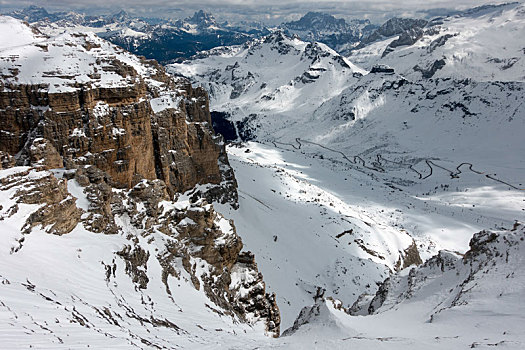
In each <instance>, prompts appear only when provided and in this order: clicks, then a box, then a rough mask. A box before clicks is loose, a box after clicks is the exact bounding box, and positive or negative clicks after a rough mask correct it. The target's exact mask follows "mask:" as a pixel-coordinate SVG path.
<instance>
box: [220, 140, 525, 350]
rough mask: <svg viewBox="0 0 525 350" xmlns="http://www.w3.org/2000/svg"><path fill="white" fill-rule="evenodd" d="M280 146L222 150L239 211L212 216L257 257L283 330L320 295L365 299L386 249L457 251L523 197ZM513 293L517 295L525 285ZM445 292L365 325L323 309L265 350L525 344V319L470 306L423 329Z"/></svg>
mask: <svg viewBox="0 0 525 350" xmlns="http://www.w3.org/2000/svg"><path fill="white" fill-rule="evenodd" d="M278 146H279V147H275V146H274V145H271V144H270V145H267V144H260V143H253V142H250V143H247V144H244V145H243V146H242V147H237V146H232V147H230V148H229V157H230V162H231V164H232V166H233V167H234V169H235V173H236V177H237V180H238V182H239V196H240V209H239V210H237V211H234V210H231V209H230V208H228V207H226V206H222V207H219V208H218V210H219V211H220V212H222V213H223V214H224V215H225V216H227V217H230V218H233V219H234V220H235V225H236V227H237V232H238V234H239V235H240V236H241V237H242V239H243V241H244V243H245V249H248V250H251V251H253V252H254V253H255V255H256V257H257V262H258V266H259V269H260V271H262V273H263V275H264V278H265V281H266V283H267V287H268V288H269V290H270V291H271V292H275V293H276V294H277V301H278V304H279V307H280V310H281V315H282V322H283V323H282V327H281V330H283V331H284V330H285V329H286V328H288V327H290V326H291V325H292V323H293V321H294V319H295V318H296V317H297V315H298V313H299V311H300V310H301V308H302V307H304V306H307V305H311V304H313V303H314V296H315V295H316V294H317V293H318V290H320V289H324V290H325V294H324V296H325V297H334V298H337V299H339V300H341V301H342V303H343V306H345V307H349V306H351V305H352V303H353V302H354V301H355V300H356V299H357V297H358V296H359V295H360V294H361V293H363V292H367V293H375V290H376V289H377V285H376V282H380V281H382V280H383V279H384V278H386V277H387V276H388V273H389V272H388V268H387V266H388V267H390V268H391V269H394V265H395V262H396V259H398V253H399V252H398V251H396V247H397V248H398V249H399V250H402V249H403V248H405V247H406V246H407V245H409V244H410V241H411V240H412V239H414V241H415V242H416V244H417V247H418V250H419V253H420V255H421V258H422V260H423V261H425V260H427V259H429V258H430V257H431V256H433V255H435V254H436V253H438V251H439V250H441V249H447V250H449V251H453V252H458V253H465V252H466V251H467V250H468V243H469V240H470V239H471V237H472V235H473V234H474V233H476V232H478V231H481V230H483V229H493V230H497V229H502V228H511V227H512V225H513V223H514V221H515V220H517V219H520V218H522V217H523V212H524V208H525V196H524V193H523V191H521V190H515V189H512V188H510V187H509V186H506V185H504V184H502V183H499V182H497V181H493V180H491V179H489V178H487V177H485V176H483V175H480V174H476V173H474V172H468V171H464V172H463V173H462V174H460V175H459V177H458V178H451V176H450V175H449V173H447V172H446V171H444V170H443V171H442V172H440V169H439V168H438V167H435V169H434V172H433V175H432V176H431V177H428V178H427V179H424V180H420V179H418V177H417V176H416V174H415V173H414V172H412V171H410V170H409V169H404V170H400V169H398V170H397V171H392V172H388V171H387V172H385V173H378V172H375V171H371V170H369V169H366V168H363V167H362V166H359V165H353V164H349V162H347V161H346V160H345V159H343V158H342V157H341V156H338V155H337V154H334V153H331V152H330V151H327V150H323V149H319V148H318V147H317V148H316V147H314V146H313V145H312V146H310V147H309V146H305V145H303V147H302V148H301V149H300V150H297V149H295V148H294V147H291V146H286V145H278ZM436 164H438V165H439V164H440V162H439V161H436ZM420 171H421V172H424V171H428V170H427V169H420ZM518 172H519V171H518ZM511 173H512V172H511ZM522 260H523V259H522ZM408 270H409V269H405V270H404V271H401V274H405V275H406V274H408ZM520 281H523V279H522V280H520ZM518 286H519V288H518V289H520V288H521V290H519V293H521V295H523V293H524V286H525V284H524V283H523V282H519V284H518ZM509 288H511V289H512V288H516V286H515V285H514V286H512V287H509ZM443 293H445V294H446V293H447V291H446V290H441V291H439V292H438V291H436V296H432V295H429V296H428V299H429V300H427V299H425V300H421V301H419V302H418V303H412V304H410V306H409V307H405V308H402V310H401V311H399V310H389V311H388V312H385V313H382V314H379V315H373V316H349V315H347V314H345V313H343V312H342V311H338V310H335V309H333V308H331V307H328V308H326V309H325V311H326V312H325V313H324V314H322V316H321V317H320V320H317V321H315V322H313V323H312V324H309V325H307V326H306V327H303V328H301V329H300V330H299V331H298V332H297V333H295V334H294V335H292V336H290V337H282V338H281V339H279V340H277V341H270V342H268V344H266V345H265V346H263V347H274V346H275V347H284V348H319V349H322V348H363V349H366V348H378V349H382V348H385V349H398V348H399V349H407V348H412V349H422V348H469V347H470V346H471V345H472V344H474V345H475V346H479V347H481V348H483V347H491V346H493V345H494V344H497V343H499V342H502V341H503V343H501V344H500V345H504V346H506V347H507V348H522V347H523V345H524V338H525V336H524V334H523V331H522V329H524V327H525V320H524V318H523V317H521V316H519V313H517V312H514V311H510V310H509V312H508V313H506V312H503V311H502V312H501V313H498V311H497V310H495V309H492V308H491V307H490V306H489V307H488V309H486V310H483V309H481V310H478V309H476V307H473V308H471V309H466V310H464V312H465V313H462V311H452V312H451V313H449V314H447V316H443V317H442V318H440V322H436V323H429V317H430V313H431V307H430V305H431V304H432V303H433V302H434V301H435V300H438V299H439V295H443ZM519 293H518V295H519ZM487 298H488V297H487ZM481 299H483V298H481ZM483 303H487V304H488V305H491V301H490V300H483V302H482V303H481V304H483ZM328 304H330V303H328ZM511 308H512V307H511ZM328 310H330V311H328ZM452 315H453V316H452ZM503 332H505V333H503Z"/></svg>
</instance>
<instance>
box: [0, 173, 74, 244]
mask: <svg viewBox="0 0 525 350" xmlns="http://www.w3.org/2000/svg"><path fill="white" fill-rule="evenodd" d="M30 173H31V174H32V176H28V175H29V174H30ZM13 187H16V188H17V191H16V193H15V194H14V197H13V198H16V204H15V205H14V206H13V207H12V208H9V210H8V212H10V213H11V214H13V213H16V212H17V211H18V204H20V203H24V204H39V205H41V207H39V208H38V209H37V210H36V211H34V212H32V213H31V214H30V215H29V217H28V218H27V221H26V223H25V225H24V227H23V233H29V232H30V231H31V230H32V228H33V227H35V226H40V227H42V228H43V229H45V231H46V232H48V233H51V234H56V235H63V234H66V233H69V232H71V231H72V230H73V229H74V228H75V227H76V226H77V224H78V223H79V221H80V215H81V211H80V209H78V208H77V207H76V205H75V201H76V199H75V198H74V197H72V196H70V195H69V192H68V190H67V182H66V181H65V180H59V179H57V178H56V177H55V176H54V175H53V174H51V173H49V172H44V171H37V170H36V169H29V170H27V169H24V168H22V170H21V171H18V172H14V173H13V174H12V175H10V176H7V177H4V178H2V179H1V182H0V191H5V190H8V189H10V188H13Z"/></svg>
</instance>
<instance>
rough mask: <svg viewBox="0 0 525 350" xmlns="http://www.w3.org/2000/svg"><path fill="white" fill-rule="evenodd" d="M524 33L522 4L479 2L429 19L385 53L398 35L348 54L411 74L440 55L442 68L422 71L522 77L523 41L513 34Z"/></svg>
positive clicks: (524, 63)
mask: <svg viewBox="0 0 525 350" xmlns="http://www.w3.org/2000/svg"><path fill="white" fill-rule="evenodd" d="M523 35H525V6H524V5H523V4H520V3H512V4H506V5H499V6H492V7H490V6H488V7H480V8H477V9H474V10H471V11H466V12H465V13H463V14H460V15H456V16H451V17H445V18H436V19H434V20H433V21H430V22H429V23H428V24H427V26H426V27H425V28H424V34H423V35H422V36H421V38H419V39H418V40H417V41H416V42H415V43H414V44H413V45H401V46H398V47H395V48H392V49H391V50H392V51H391V52H389V53H388V54H386V55H385V54H384V53H385V50H387V47H388V46H389V44H390V43H391V42H392V41H393V40H395V39H397V37H394V38H388V39H385V40H383V41H380V42H377V43H374V44H372V45H370V46H366V47H364V48H362V49H360V50H356V51H354V52H352V53H351V54H350V56H348V58H349V59H350V60H351V61H352V62H354V63H355V64H357V65H361V66H362V67H364V68H367V69H370V68H371V67H372V66H373V65H374V64H378V63H382V64H387V65H389V66H391V67H394V68H395V69H396V72H397V73H399V74H401V75H403V76H405V77H406V78H408V79H411V80H418V79H421V78H422V77H425V75H424V73H422V71H429V70H432V66H433V65H435V64H436V62H440V61H442V62H441V63H440V64H444V66H443V67H442V68H439V69H437V70H436V71H435V72H434V73H433V74H432V73H427V75H431V76H432V77H434V78H449V77H451V78H454V79H466V78H469V79H473V80H477V81H495V80H496V81H524V80H525V74H524V72H525V51H524V50H523V49H524V45H523V42H522V41H520V40H518V39H517V38H521V37H523ZM389 51H390V50H389Z"/></svg>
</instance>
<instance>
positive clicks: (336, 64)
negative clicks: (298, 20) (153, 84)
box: [168, 31, 364, 138]
mask: <svg viewBox="0 0 525 350" xmlns="http://www.w3.org/2000/svg"><path fill="white" fill-rule="evenodd" d="M168 70H169V71H170V72H173V73H175V74H179V75H183V76H186V77H189V78H190V79H192V80H193V81H194V82H196V83H200V84H201V85H202V86H203V87H204V88H205V89H206V90H207V91H209V94H210V97H211V99H212V101H213V108H212V109H213V110H215V111H219V112H226V113H229V114H231V115H232V119H231V120H233V121H234V122H235V123H236V126H235V127H236V128H237V130H238V132H239V133H240V134H241V135H244V137H245V138H250V137H252V136H255V128H257V129H258V130H257V133H256V134H257V137H258V138H261V137H262V135H263V134H264V133H265V132H266V131H267V130H274V129H275V128H284V126H285V125H290V124H293V123H296V122H300V121H302V120H304V118H305V117H306V116H307V115H308V114H311V112H312V111H313V110H314V109H315V108H316V107H318V106H319V105H320V104H321V103H323V102H324V101H327V100H328V99H330V98H331V97H334V96H337V95H338V94H339V93H341V91H342V90H343V89H344V88H345V87H347V86H349V85H350V84H351V82H355V81H356V80H357V79H358V77H359V76H360V75H361V74H362V73H363V72H364V71H363V70H361V69H359V68H357V67H356V66H355V65H353V64H352V63H351V62H350V61H348V60H347V59H345V58H344V57H343V56H341V55H339V54H337V53H336V52H335V51H334V50H332V49H330V48H329V47H328V46H326V45H325V44H321V43H307V42H304V41H301V40H300V39H298V38H297V37H289V36H287V35H285V34H284V33H283V32H282V31H277V32H274V33H272V34H270V35H268V36H266V37H264V38H262V39H257V40H253V41H251V42H249V43H247V44H245V45H241V46H235V47H225V48H217V49H214V50H210V51H208V52H205V53H202V54H200V55H199V56H197V58H196V59H194V60H191V61H187V62H184V63H181V64H173V65H170V66H168ZM276 118H277V119H276ZM262 124H264V125H265V127H263V126H261V125H262Z"/></svg>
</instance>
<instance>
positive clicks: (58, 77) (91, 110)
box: [0, 35, 235, 200]
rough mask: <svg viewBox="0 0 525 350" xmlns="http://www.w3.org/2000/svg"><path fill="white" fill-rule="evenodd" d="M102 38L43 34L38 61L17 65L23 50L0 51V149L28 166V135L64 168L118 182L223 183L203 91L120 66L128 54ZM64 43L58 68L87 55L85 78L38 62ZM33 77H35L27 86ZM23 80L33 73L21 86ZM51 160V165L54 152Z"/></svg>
mask: <svg viewBox="0 0 525 350" xmlns="http://www.w3.org/2000/svg"><path fill="white" fill-rule="evenodd" d="M104 44H105V43H104V42H102V41H101V40H100V39H97V38H95V37H90V36H85V35H70V36H68V37H62V38H60V40H59V39H47V40H43V42H42V43H40V44H38V45H36V44H35V46H32V48H33V49H34V50H36V51H37V52H36V54H37V58H41V59H42V65H43V67H38V66H37V67H34V66H32V65H29V64H24V63H25V62H24V58H25V57H23V56H22V57H19V58H18V60H16V61H15V62H10V61H9V60H8V59H7V56H5V55H4V57H2V59H3V72H6V71H8V72H11V73H9V74H3V76H2V77H3V79H2V81H1V82H0V84H1V90H0V109H1V110H2V119H1V121H0V128H1V129H2V133H1V134H0V150H2V151H5V152H7V153H10V154H12V155H15V154H17V155H18V156H17V158H18V159H17V162H18V164H29V163H31V162H32V161H34V160H35V159H33V158H32V152H31V148H32V147H33V143H34V141H35V140H37V139H38V140H39V139H41V138H43V139H44V140H46V141H45V142H46V144H47V146H46V147H47V149H48V151H49V152H52V153H55V152H54V150H56V152H58V154H59V155H60V157H62V159H63V162H64V166H65V167H67V168H75V167H78V166H84V165H95V166H96V167H97V168H99V169H101V170H103V171H105V172H106V173H108V175H109V176H110V177H111V178H112V180H113V181H114V182H115V184H117V185H118V186H121V187H130V186H133V185H134V184H136V183H137V182H138V181H139V180H140V179H156V178H158V179H161V180H163V181H165V182H166V184H167V186H168V191H169V193H170V194H174V193H176V192H181V191H186V190H188V189H190V188H193V187H194V186H195V185H196V184H199V183H200V184H208V183H211V184H220V183H221V181H223V180H224V181H229V182H230V183H229V185H228V186H229V188H230V189H233V188H234V187H235V180H234V178H233V177H232V173H231V172H229V173H228V172H227V171H222V173H221V169H222V170H227V169H228V168H229V165H228V162H227V158H225V157H221V155H223V154H224V145H223V143H222V140H221V138H220V137H219V136H216V135H215V134H214V132H213V129H212V127H211V118H210V113H209V107H208V97H207V94H206V92H205V91H204V90H202V89H193V88H192V87H191V85H189V84H188V83H187V82H185V81H183V80H173V79H171V78H170V77H169V76H167V75H166V74H165V72H164V71H163V69H162V67H160V66H159V65H157V64H156V63H153V62H150V61H146V60H143V59H142V60H139V59H135V60H134V61H131V62H130V61H129V60H130V58H132V57H133V56H127V55H126V54H125V53H123V52H120V51H118V49H116V48H114V49H113V50H117V51H116V52H114V53H115V54H118V55H120V56H123V57H119V56H116V57H115V56H113V55H108V53H107V48H104V47H102V46H103V45H104ZM64 45H69V47H71V51H72V52H69V54H70V55H71V56H72V58H71V61H72V62H70V63H67V64H72V65H73V66H74V65H75V64H77V65H81V64H83V63H84V62H82V61H83V59H85V57H83V56H86V55H87V56H88V58H92V59H93V61H94V62H92V63H90V64H89V67H90V68H89V69H88V72H87V73H88V74H87V76H88V80H87V81H85V82H82V80H83V78H84V77H85V75H86V72H84V71H83V70H82V69H79V68H78V69H76V70H75V69H70V68H69V69H68V68H66V67H65V66H63V65H62V63H61V62H53V63H51V64H48V66H47V67H46V63H45V62H46V58H47V57H49V55H47V54H46V52H50V51H56V50H59V49H61V48H63V47H64ZM106 45H107V44H106ZM103 49H106V50H103ZM6 51H7V52H6V53H9V49H7V50H6ZM28 57H29V56H28ZM26 59H27V60H29V58H26ZM126 61H127V62H126ZM91 64H92V66H91ZM15 66H16V67H17V68H14V67H15ZM38 68H40V69H41V70H42V71H43V72H39V69H38ZM44 70H45V71H44ZM140 71H142V72H140ZM139 72H140V73H139ZM39 73H41V74H42V76H43V77H45V78H44V79H43V80H44V82H43V83H38V84H35V83H34V77H38V76H40V75H39ZM141 73H142V74H141ZM27 76H30V77H31V78H33V79H27V80H28V81H27V83H26V82H25V81H23V80H24V78H25V77H27ZM46 80H47V81H46ZM108 80H110V83H107V81H108ZM29 82H31V83H29ZM38 142H40V143H42V142H43V141H41V140H39V141H38ZM35 147H36V146H35ZM33 148H34V147H33ZM53 148H54V150H53ZM219 158H220V160H219V161H218V159H219ZM52 166H53V167H57V166H58V167H59V166H60V164H57V158H56V157H54V159H53V164H52ZM225 176H227V177H228V178H226V177H225ZM230 192H232V191H230ZM230 197H231V196H230ZM229 199H232V200H235V198H233V197H232V198H229Z"/></svg>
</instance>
